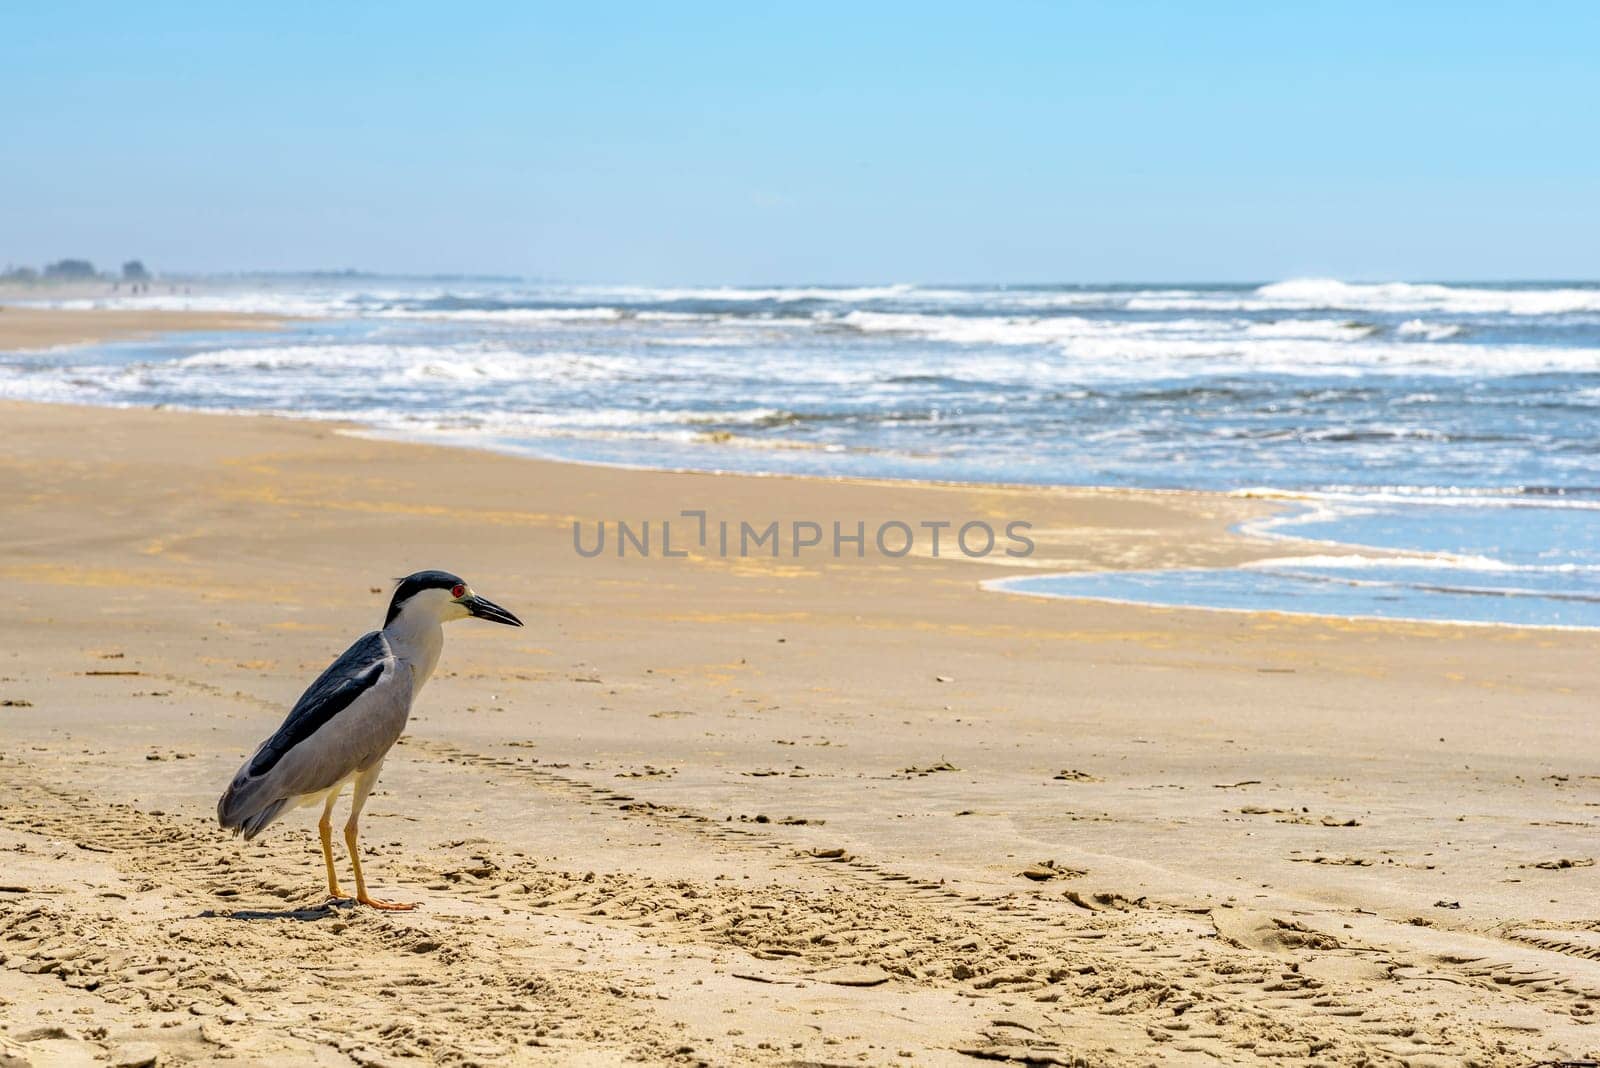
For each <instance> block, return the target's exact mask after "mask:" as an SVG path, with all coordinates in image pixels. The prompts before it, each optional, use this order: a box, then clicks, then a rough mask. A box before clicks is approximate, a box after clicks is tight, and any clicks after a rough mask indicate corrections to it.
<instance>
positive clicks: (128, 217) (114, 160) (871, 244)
mask: <svg viewBox="0 0 1600 1068" xmlns="http://www.w3.org/2000/svg"><path fill="white" fill-rule="evenodd" d="M1597 41H1600V5H1595V4H1590V3H1577V2H1572V3H1562V2H1551V3H1541V4H1536V5H1535V4H1510V3H1505V4H1480V3H1470V2H1467V3H1452V4H1426V3H1412V4H1404V5H1401V4H1392V3H1382V4H1379V3H1357V2H1352V3H1343V4H1336V5H1333V4H1329V5H1309V4H1281V3H1273V4H1268V3H1261V4H1240V3H1212V4H1199V3H1195V4H1179V3H1170V4H1168V3H1121V4H1112V3H1106V4H1067V3H1061V4H1046V3H990V4H971V5H956V4H945V3H935V2H922V3H914V4H887V3H885V4H860V3H857V4H835V3H807V4H752V3H700V4H676V5H667V4H646V3H639V4H571V3H567V4H526V5H506V6H480V5H464V6H458V7H455V8H448V9H447V8H444V7H437V6H431V5H421V4H407V3H392V4H381V5H380V4H372V5H367V6H343V5H312V4H298V3H280V4H274V5H242V4H216V5H212V4H207V5H202V4H190V5H185V4H178V3H159V2H158V3H153V4H129V3H118V4H109V3H107V4H80V3H70V2H67V3H58V4H41V5H31V6H29V7H27V8H21V7H17V6H11V7H8V9H7V10H6V11H5V12H4V13H3V14H0V78H3V80H4V84H5V86H6V100H7V104H6V106H5V108H4V119H3V129H0V264H3V263H5V262H11V263H26V264H34V265H37V264H39V263H41V262H43V261H45V260H47V259H54V258H58V257H62V256H85V257H90V258H93V259H94V260H95V261H96V262H97V263H98V264H101V265H103V266H104V265H114V264H116V263H120V262H121V260H123V259H126V258H130V257H140V258H142V259H144V261H145V262H146V263H147V264H149V265H150V266H152V267H153V268H155V269H158V270H163V269H164V270H172V271H180V270H182V271H226V270H239V269H270V270H287V269H302V268H344V267H355V268H362V269H369V270H377V271H392V272H415V273H432V272H473V271H481V272H498V273H512V274H520V275H530V276H540V277H548V278H560V279H569V280H589V281H638V282H727V283H746V282H768V281H770V282H780V281H817V282H853V281H862V282H865V281H924V282H935V281H943V282H961V281H972V282H982V281H995V282H1003V281H1064V282H1071V281H1105V280H1130V281H1134V280H1200V279H1206V280H1270V279H1276V278H1285V277H1292V276H1306V275H1318V276H1336V277H1342V278H1353V279H1389V278H1403V279H1508V278H1563V279H1571V278H1596V277H1600V107H1597V106H1596V101H1600V63H1597V62H1596V59H1595V54H1596V53H1595V48H1596V42H1597Z"/></svg>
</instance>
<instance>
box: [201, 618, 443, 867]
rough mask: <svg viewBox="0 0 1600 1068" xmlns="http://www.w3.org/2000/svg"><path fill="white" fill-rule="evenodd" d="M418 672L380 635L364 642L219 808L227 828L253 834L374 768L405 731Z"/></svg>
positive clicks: (331, 671)
mask: <svg viewBox="0 0 1600 1068" xmlns="http://www.w3.org/2000/svg"><path fill="white" fill-rule="evenodd" d="M410 706H411V678H410V671H409V670H407V669H406V668H405V666H404V665H402V664H401V663H400V662H399V661H398V660H397V659H396V658H395V656H394V653H393V651H392V650H391V649H390V648H389V643H388V641H387V640H386V639H385V638H384V637H383V634H382V633H381V632H379V631H374V632H373V633H371V634H367V635H365V636H363V637H362V638H360V639H359V640H357V641H356V643H355V644H354V645H352V646H351V647H350V648H349V649H347V650H345V652H344V655H342V656H340V657H339V659H337V660H335V661H334V662H333V663H332V664H331V665H329V667H328V669H327V670H326V671H324V672H323V673H322V674H321V675H320V676H318V678H317V680H316V681H315V682H313V683H312V684H311V686H310V687H309V688H308V689H307V690H306V692H305V693H304V694H302V695H301V697H300V700H299V701H297V702H295V705H294V708H293V709H291V710H290V712H289V715H288V716H287V717H286V718H285V719H284V721H283V724H282V725H281V726H280V727H279V728H278V729H277V731H276V732H274V733H273V735H272V736H271V737H270V738H268V739H267V740H266V741H264V742H262V743H261V745H260V746H259V747H258V748H257V749H256V751H255V753H253V754H252V755H251V757H250V759H249V760H248V761H246V762H245V764H244V766H243V767H241V768H240V769H239V772H238V774H237V775H235V776H234V779H233V782H232V784H230V785H229V787H228V789H227V792H226V793H224V794H223V795H222V799H221V800H220V801H219V802H218V804H217V820H218V822H220V823H221V824H222V825H223V826H224V827H229V828H232V829H234V830H243V831H244V832H245V833H246V835H247V836H251V837H253V836H254V835H255V834H256V833H258V832H259V831H261V830H262V829H264V828H265V827H266V825H267V824H268V823H270V822H271V821H272V819H273V818H275V817H276V816H277V815H278V813H279V812H280V811H282V809H283V808H284V807H285V806H286V805H288V804H289V803H291V802H292V801H293V800H294V799H295V798H297V797H301V796H304V795H307V794H316V793H320V792H322V791H324V790H327V789H329V788H331V787H333V786H335V785H337V784H338V783H339V782H341V781H343V780H344V779H345V778H347V777H348V776H349V775H350V774H351V773H353V772H355V771H357V770H359V769H361V768H365V767H370V766H371V765H372V764H373V763H375V762H376V761H377V760H379V759H380V758H381V757H382V756H383V754H384V753H386V752H387V751H388V750H389V747H390V746H392V745H393V744H394V742H395V739H397V738H398V737H399V736H400V732H401V731H402V730H403V729H404V727H405V722H406V717H407V715H408V714H409V712H410Z"/></svg>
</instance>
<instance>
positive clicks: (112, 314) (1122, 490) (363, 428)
mask: <svg viewBox="0 0 1600 1068" xmlns="http://www.w3.org/2000/svg"><path fill="white" fill-rule="evenodd" d="M3 295H4V291H3V290H0V296H3ZM19 312H20V313H22V316H21V318H22V321H21V323H19V322H18V319H17V318H16V317H15V313H19ZM0 313H11V314H12V315H13V317H12V318H11V319H9V320H7V319H5V318H4V317H3V314H0V346H8V345H12V344H15V342H16V340H17V338H18V337H19V336H22V337H27V336H29V335H30V331H31V334H32V336H34V337H38V336H49V337H58V338H59V337H69V338H72V339H74V340H72V341H69V342H67V344H92V343H95V342H104V341H111V340H117V339H124V338H128V337H137V336H149V335H150V334H160V333H181V332H189V331H195V330H210V329H219V330H229V329H249V330H260V329H268V330H270V329H279V328H281V327H282V326H283V325H285V324H286V323H288V322H290V321H292V320H289V319H285V318H284V317H282V316H267V315H254V314H243V315H234V314H232V313H216V312H163V311H156V310H149V309H147V310H133V311H127V310H118V311H106V310H104V309H99V310H94V309H77V308H74V309H61V308H45V309H40V308H30V307H23V308H19V307H17V306H15V305H12V306H5V305H3V304H0ZM18 326H21V327H22V329H21V330H20V331H19V330H18V329H17V327H18ZM15 403H40V404H49V403H62V402H53V401H18V402H15ZM66 403H67V404H68V406H69V407H70V406H71V402H66ZM155 407H156V410H163V411H177V412H189V413H192V414H197V415H224V416H226V415H266V416H268V417H269V418H282V419H290V420H294V421H305V422H311V423H319V424H322V425H325V426H331V427H333V428H335V431H336V432H337V433H341V434H344V435H348V436H350V437H352V438H357V439H365V440H374V441H386V442H394V443H401V444H415V445H419V446H424V447H430V448H440V447H443V448H451V449H458V450H465V451H467V452H473V453H485V454H494V455H500V456H510V457H514V458H521V459H526V460H530V461H532V462H536V463H554V464H572V465H576V466H579V467H596V468H607V469H612V470H618V471H633V472H639V473H646V472H658V473H665V474H704V475H712V476H729V477H743V478H757V479H776V480H785V479H790V480H793V479H799V480H810V481H816V482H820V483H830V482H831V483H837V484H846V485H849V484H853V485H858V486H886V487H887V486H901V487H926V488H940V487H942V488H946V489H952V490H966V491H983V490H994V491H1002V490H1004V491H1011V492H1018V493H1027V492H1031V491H1038V490H1048V489H1058V490H1066V491H1070V492H1073V493H1076V494H1080V495H1081V494H1089V493H1097V494H1104V495H1107V496H1110V497H1115V496H1118V495H1133V496H1134V497H1157V498H1159V497H1162V496H1174V497H1180V498H1181V497H1184V496H1185V495H1193V496H1194V497H1196V498H1197V499H1200V500H1210V499H1213V498H1224V499H1229V500H1246V501H1268V502H1275V505H1276V507H1274V508H1273V509H1272V510H1271V511H1270V512H1268V513H1265V514H1252V515H1248V516H1243V517H1241V518H1240V519H1239V521H1237V522H1235V523H1233V524H1232V525H1231V527H1230V530H1229V533H1231V534H1234V535H1236V536H1237V537H1238V538H1239V539H1240V541H1241V542H1243V543H1250V542H1261V541H1277V542H1279V543H1281V544H1284V545H1289V546H1292V545H1303V546H1308V547H1310V546H1315V547H1317V548H1318V549H1320V550H1321V555H1327V556H1341V555H1342V556H1351V557H1361V556H1365V555H1368V554H1370V553H1373V552H1385V553H1386V554H1387V555H1389V556H1392V557H1396V558H1402V557H1412V558H1416V559H1418V560H1432V559H1437V558H1438V557H1439V556H1440V555H1441V554H1440V553H1428V552H1424V551H1421V550H1410V549H1405V548H1391V547H1385V546H1381V545H1372V544H1367V543H1362V542H1355V541H1351V542H1343V541H1336V540H1330V539H1326V538H1309V537H1301V536H1297V535H1294V534H1286V533H1283V532H1281V531H1280V530H1278V529H1277V528H1279V527H1282V526H1285V525H1292V524H1293V522H1294V520H1295V516H1294V513H1293V508H1294V507H1295V506H1296V505H1297V504H1298V505H1300V506H1303V507H1310V508H1312V509H1316V508H1317V507H1318V506H1319V504H1318V502H1322V505H1321V506H1322V507H1324V508H1326V507H1327V505H1326V502H1327V501H1328V500H1330V499H1336V498H1337V496H1338V495H1337V494H1336V493H1329V492H1322V491H1316V490H1296V489H1285V488H1278V487H1270V486H1261V485H1251V486H1241V487H1236V488H1233V489H1222V490H1218V489H1194V488H1184V487H1160V488H1156V487H1131V486H1107V485H1094V484H1083V485H1078V484H1071V485H1062V484H1048V483H1026V482H1004V481H995V482H973V481H966V480H960V479H937V478H914V477H873V476H870V475H855V474H817V473H803V474H796V473H791V472H783V471H761V470H753V471H749V470H740V469H738V468H724V467H719V466H716V465H715V464H708V465H707V466H704V467H686V466H669V465H647V464H642V463H629V462H626V461H621V460H599V459H585V458H573V457H567V456H562V455H559V454H556V455H552V454H551V453H548V452H543V451H541V450H539V449H538V448H537V447H526V446H519V447H509V446H500V447H496V446H495V445H493V444H487V443H483V442H480V441H472V440H465V439H464V437H463V436H462V435H459V434H449V433H440V434H430V433H427V432H417V433H406V432H404V431H398V430H393V429H389V428H385V427H382V426H380V425H377V424H373V423H368V422H363V421H360V420H358V419H344V418H341V419H323V418H317V417H311V416H307V417H301V416H296V415H294V414H292V413H279V412H253V411H221V412H219V411H207V410H206V409H199V408H187V407H183V406H166V405H161V406H155ZM557 452H558V451H557ZM1450 499H1454V498H1450ZM1496 499H1497V500H1498V498H1496ZM1408 503H1409V502H1408ZM1416 503H1418V504H1430V503H1433V502H1432V500H1431V499H1429V498H1426V497H1423V498H1419V499H1418V500H1417V501H1416ZM1513 503H1515V502H1513ZM1536 503H1537V502H1530V506H1533V505H1534V504H1536ZM912 551H913V552H914V553H915V552H921V551H922V549H921V547H920V546H915V545H914V546H913V547H912ZM1444 555H1448V554H1444ZM1265 558H1266V557H1265V556H1257V557H1254V559H1256V560H1259V559H1265ZM1239 562H1246V561H1245V560H1241V561H1238V562H1236V563H1235V564H1234V565H1233V566H1237V563H1239ZM1015 566H1016V567H1018V568H1027V569H1029V570H1031V571H1034V572H1035V575H1034V576H1030V577H1047V576H1048V573H1049V572H1050V571H1051V570H1052V569H1051V568H1050V567H1049V566H1048V562H1046V563H1045V564H1043V565H1037V564H1033V563H1032V562H1031V561H1028V562H1022V561H1019V562H1017V563H1016V564H1015ZM1054 570H1055V571H1056V572H1057V573H1060V574H1064V575H1070V574H1079V573H1081V571H1082V569H1079V568H1071V569H1061V568H1055V569H1054ZM1106 570H1122V571H1128V570H1135V569H1133V568H1127V567H1120V568H1111V569H1106ZM1164 570H1171V569H1164ZM1006 581H1009V580H995V581H993V582H989V583H985V589H986V590H988V591H989V592H994V593H1006V594H1011V595H1014V596H1029V597H1038V598H1045V599H1055V600H1060V601H1068V602H1071V601H1081V600H1095V601H1101V602H1104V603H1112V604H1125V605H1133V606H1143V607H1148V608H1156V609H1175V610H1192V611H1201V612H1236V613H1237V612H1243V613H1249V612H1264V613H1269V614H1274V615H1280V616H1286V617H1295V618H1317V619H1335V620H1349V621H1355V620H1362V621H1370V622H1384V621H1390V622H1395V623H1418V624H1435V625H1443V626H1464V627H1485V626H1488V627H1494V626H1505V627H1513V628H1531V629H1552V630H1566V629H1578V630H1585V629H1595V628H1593V627H1589V626H1586V625H1584V624H1564V623H1548V624H1546V623H1526V622H1512V621H1497V620H1480V619H1470V618H1467V619H1461V618H1454V617H1450V616H1447V615H1445V614H1443V613H1442V612H1441V613H1440V614H1439V615H1436V616H1433V617H1429V616H1407V617H1404V618H1402V617H1397V616H1386V615H1383V614H1381V613H1376V612H1373V613H1362V612H1359V611H1355V612H1337V611H1314V610H1306V611H1290V610H1282V609H1270V608H1255V607H1250V606H1243V607H1241V606H1230V605H1208V604H1205V603H1181V602H1179V603H1171V602H1162V601H1157V600H1149V601H1143V600H1138V599H1132V598H1121V597H1115V596H1103V595H1092V594H1091V595H1087V596H1085V597H1075V596H1072V595H1070V594H1058V593H1050V592H1033V591H1018V590H1012V589H1006V588H1003V583H1004V582H1006Z"/></svg>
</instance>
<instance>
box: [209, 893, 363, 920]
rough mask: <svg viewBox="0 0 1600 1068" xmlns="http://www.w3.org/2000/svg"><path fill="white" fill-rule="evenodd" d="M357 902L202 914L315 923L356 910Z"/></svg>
mask: <svg viewBox="0 0 1600 1068" xmlns="http://www.w3.org/2000/svg"><path fill="white" fill-rule="evenodd" d="M355 904H356V903H355V901H354V900H352V899H348V898H340V899H339V900H337V901H332V900H330V901H324V902H322V903H321V904H319V905H306V906H304V907H302V908H296V909H233V910H230V911H225V912H219V911H217V910H216V909H206V910H205V911H204V912H202V913H200V915H199V917H198V918H199V919H202V920H243V921H245V922H247V923H248V922H251V921H254V920H299V921H300V922H302V923H314V922H316V921H317V920H326V919H330V918H332V917H334V916H337V915H338V914H339V910H340V909H353V908H355Z"/></svg>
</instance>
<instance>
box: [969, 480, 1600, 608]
mask: <svg viewBox="0 0 1600 1068" xmlns="http://www.w3.org/2000/svg"><path fill="white" fill-rule="evenodd" d="M1243 532H1244V533H1246V534H1252V535H1256V536H1260V537H1268V538H1274V539H1279V540H1282V541H1283V542H1284V544H1285V548H1286V549H1288V550H1290V551H1298V552H1297V554H1296V555H1283V556H1277V557H1272V558H1269V559H1265V560H1258V561H1255V562H1252V563H1250V564H1247V565H1245V566H1242V567H1235V568H1215V569H1195V570H1166V571H1124V572H1096V573H1091V574H1070V575H1036V576H1026V577H1022V578H1015V579H1006V580H1002V581H999V582H995V583H991V584H990V588H992V589H998V590H1004V591H1006V592H1009V593H1024V594H1032V595H1035V596H1049V597H1068V598H1091V599H1095V600H1108V601H1120V602H1128V603H1133V604H1151V605H1163V606H1168V607H1184V608H1210V609H1223V610H1233V611H1267V612H1290V613H1296V614H1301V615H1322V616H1344V617H1355V618H1361V617H1368V618H1379V619H1411V620H1421V621H1429V622H1456V623H1502V624H1510V625H1514V626H1541V627H1595V628H1600V508H1597V507H1596V504H1595V502H1594V501H1591V500H1570V499H1568V500H1562V501H1559V502H1552V503H1549V504H1535V503H1529V501H1528V499H1527V498H1525V497H1524V498H1510V497H1502V496H1476V497H1463V498H1457V499H1447V500H1439V501H1433V502H1430V501H1426V500H1417V499H1415V498H1410V499H1406V498H1400V497H1397V496H1395V495H1392V494H1367V495H1358V494H1338V495H1329V496H1328V497H1326V498H1323V499H1319V500H1318V501H1316V502H1315V503H1314V504H1312V505H1309V506H1301V507H1298V508H1295V509H1293V510H1291V511H1289V512H1287V513H1285V514H1283V515H1280V516H1275V517H1273V518H1270V519H1266V520H1261V521H1257V522H1255V523H1250V524H1246V525H1245V526H1244V528H1243Z"/></svg>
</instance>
